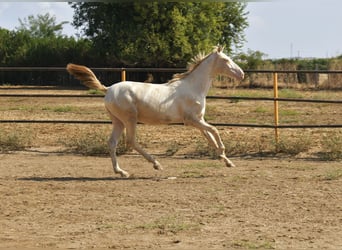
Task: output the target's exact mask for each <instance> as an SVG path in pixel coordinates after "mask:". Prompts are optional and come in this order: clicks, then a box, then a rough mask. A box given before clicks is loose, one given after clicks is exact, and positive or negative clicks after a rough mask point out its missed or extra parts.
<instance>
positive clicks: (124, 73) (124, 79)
mask: <svg viewBox="0 0 342 250" xmlns="http://www.w3.org/2000/svg"><path fill="white" fill-rule="evenodd" d="M121 81H122V82H124V81H126V70H125V69H124V68H122V69H121Z"/></svg>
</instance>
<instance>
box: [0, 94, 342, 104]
mask: <svg viewBox="0 0 342 250" xmlns="http://www.w3.org/2000/svg"><path fill="white" fill-rule="evenodd" d="M0 97H35V98H50V97H51V98H104V96H103V95H91V94H88V95H82V94H80V95H75V94H1V93H0ZM206 98H207V99H217V100H247V101H272V102H273V101H280V102H312V103H335V104H336V103H342V100H323V99H304V98H300V99H298V98H279V97H278V98H274V97H244V96H207V97H206Z"/></svg>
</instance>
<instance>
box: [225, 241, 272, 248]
mask: <svg viewBox="0 0 342 250" xmlns="http://www.w3.org/2000/svg"><path fill="white" fill-rule="evenodd" d="M232 246H233V247H234V248H241V249H275V247H274V246H273V244H272V243H271V242H252V241H249V240H241V241H237V242H234V243H233V244H232Z"/></svg>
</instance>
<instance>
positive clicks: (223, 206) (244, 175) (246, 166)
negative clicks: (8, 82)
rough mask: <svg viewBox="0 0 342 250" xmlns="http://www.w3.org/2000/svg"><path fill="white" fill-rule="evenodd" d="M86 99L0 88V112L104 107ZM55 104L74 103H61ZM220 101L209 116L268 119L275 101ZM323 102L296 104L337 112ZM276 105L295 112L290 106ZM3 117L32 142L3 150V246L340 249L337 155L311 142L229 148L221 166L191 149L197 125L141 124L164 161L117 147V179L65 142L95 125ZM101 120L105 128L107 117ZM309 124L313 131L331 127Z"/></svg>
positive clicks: (250, 133) (333, 117)
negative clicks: (287, 148) (306, 146)
mask: <svg viewBox="0 0 342 250" xmlns="http://www.w3.org/2000/svg"><path fill="white" fill-rule="evenodd" d="M5 91H9V90H4V91H3V92H5ZM91 100H92V101H89V100H88V101H87V102H86V103H84V102H83V103H82V102H81V100H78V99H76V100H74V99H72V100H68V99H66V98H62V99H58V100H56V99H54V100H52V99H51V100H49V99H48V98H45V99H44V98H42V99H39V98H38V99H28V98H21V100H18V99H15V100H13V98H12V99H11V98H2V99H1V100H0V105H1V108H0V111H1V115H2V119H16V118H22V119H48V118H51V119H65V118H67V119H106V114H105V112H104V111H103V105H102V104H101V101H96V102H95V101H94V103H93V100H94V99H91ZM61 105H70V106H71V107H72V108H70V110H69V109H66V111H65V112H59V111H58V112H57V111H56V110H57V109H56V107H57V106H58V107H59V106H61ZM224 105H226V107H229V108H230V109H228V108H227V109H223V110H222V109H220V108H217V107H216V106H212V107H211V108H209V110H208V111H209V115H210V113H211V114H217V115H211V116H212V119H213V121H224V118H225V117H230V118H231V119H232V120H234V121H236V119H238V118H239V117H240V116H241V123H243V122H253V119H256V117H258V116H259V117H260V116H263V119H264V120H265V121H267V120H268V119H270V120H272V114H269V112H268V109H272V107H271V106H270V108H268V107H267V108H265V110H264V111H263V110H262V109H257V108H258V107H259V105H260V107H261V105H262V104H259V103H258V104H257V105H256V106H255V104H254V106H253V104H252V106H251V105H247V104H246V102H241V103H238V104H235V103H230V102H225V103H224ZM235 105H239V109H238V112H235V111H234V109H233V108H234V107H236V106H235ZM291 107H292V108H293V109H295V106H291ZM315 107H317V106H315ZM318 107H319V108H309V107H307V106H302V107H300V109H299V108H298V110H297V109H296V112H298V114H302V115H303V117H304V119H306V120H305V121H306V122H310V121H311V120H312V121H314V120H315V119H314V118H313V114H314V115H316V117H319V118H320V119H324V121H330V122H335V123H338V122H339V121H341V120H340V119H341V112H340V111H338V109H336V108H335V106H334V107H333V108H328V109H325V110H323V108H326V107H327V105H319V106H318ZM287 108H288V106H287ZM94 110H95V111H96V112H94ZM253 111H255V112H253ZM239 112H240V113H239ZM246 112H249V113H246ZM315 112H316V113H315ZM319 112H321V113H319ZM323 114H324V115H325V116H323ZM296 115H297V114H296ZM283 117H285V118H287V119H292V122H293V123H296V122H300V121H299V120H298V121H297V119H298V118H297V117H296V116H295V115H287V116H286V114H283ZM305 117H306V118H305ZM325 118H326V119H325ZM215 119H216V120H215ZM243 119H245V120H243ZM295 119H296V121H294V120H295ZM310 119H311V120H310ZM283 122H285V121H283ZM0 125H1V129H2V131H12V132H13V131H16V132H18V133H22V131H24V132H25V131H26V132H25V133H27V134H30V135H31V136H32V137H33V139H32V142H31V143H32V145H31V147H30V148H27V149H25V150H23V151H16V152H9V153H2V154H0V197H1V202H0V248H6V249H11V248H12V249H22V248H38V249H39V248H69V249H79V248H113V249H342V228H341V225H342V170H341V169H342V164H341V161H323V160H320V159H318V158H317V157H315V152H316V151H317V149H312V151H309V152H307V153H306V154H303V155H299V156H296V157H290V156H284V155H272V154H260V155H257V154H253V152H251V153H247V154H244V155H241V154H235V155H234V154H233V157H231V159H232V160H233V162H234V163H235V164H236V165H237V167H236V168H226V167H224V164H223V162H220V161H218V160H213V159H210V158H209V157H208V156H198V155H197V156H193V155H192V154H191V153H192V152H194V151H196V150H198V149H199V146H198V144H196V145H195V142H196V143H197V142H198V140H199V139H198V138H199V137H200V134H199V133H198V132H194V131H195V130H191V129H188V128H184V127H168V128H166V127H162V128H161V129H160V130H156V129H155V128H152V129H151V128H150V130H148V128H147V127H146V128H145V127H140V128H139V131H140V137H139V141H140V142H141V143H142V144H143V146H144V148H146V149H147V150H148V151H149V152H152V153H153V154H155V155H156V157H157V158H158V159H159V161H160V162H161V164H162V165H163V166H164V170H163V171H156V170H154V169H153V167H152V165H151V164H150V163H148V162H146V161H145V160H144V159H143V158H142V157H141V156H139V155H137V154H135V153H134V152H130V153H128V154H127V155H122V156H120V157H119V162H120V165H121V167H122V168H123V169H125V170H127V171H128V172H129V173H130V174H131V177H130V178H129V179H122V178H120V177H119V176H118V175H114V173H113V171H112V167H111V162H110V158H109V157H107V156H106V157H94V156H81V155H78V154H75V153H70V152H67V151H64V150H62V149H63V147H62V146H61V144H62V145H63V143H61V141H65V140H66V139H67V138H70V137H72V136H74V135H77V136H78V135H81V134H82V133H85V132H86V131H89V130H91V129H95V128H98V127H96V126H97V125H92V126H94V127H92V126H90V125H78V126H76V125H75V126H73V125H46V124H35V125H23V124H16V125H11V124H0ZM99 126H100V125H99ZM101 126H102V125H101ZM103 126H104V128H102V127H101V129H103V130H107V131H108V133H109V132H110V125H103ZM220 132H221V135H222V137H223V138H234V140H242V141H248V140H249V141H254V140H261V139H262V140H265V141H268V140H270V139H269V138H271V137H272V136H273V131H270V130H267V131H264V130H261V129H246V128H220ZM293 133H294V132H293ZM297 133H298V132H297ZM308 133H309V135H310V136H313V138H316V137H317V138H318V136H320V135H322V133H327V134H328V133H329V131H325V130H324V132H322V131H321V130H319V131H317V130H313V131H311V130H310V131H309V132H308ZM284 134H285V132H282V135H284ZM260 138H261V139H260ZM317 140H318V139H317ZM315 141H316V139H314V140H313V142H315ZM203 143H204V141H203ZM170 145H171V146H172V148H173V149H177V150H178V151H177V153H175V154H174V155H173V156H171V154H170V155H168V154H167V153H165V152H167V151H168V150H170V149H172V148H170ZM235 145H237V144H235ZM265 150H267V149H265Z"/></svg>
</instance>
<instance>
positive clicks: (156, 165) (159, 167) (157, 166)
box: [153, 161, 163, 170]
mask: <svg viewBox="0 0 342 250" xmlns="http://www.w3.org/2000/svg"><path fill="white" fill-rule="evenodd" d="M153 168H154V169H156V170H163V167H162V166H161V165H160V163H159V162H157V161H156V162H155V163H154V164H153Z"/></svg>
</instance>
